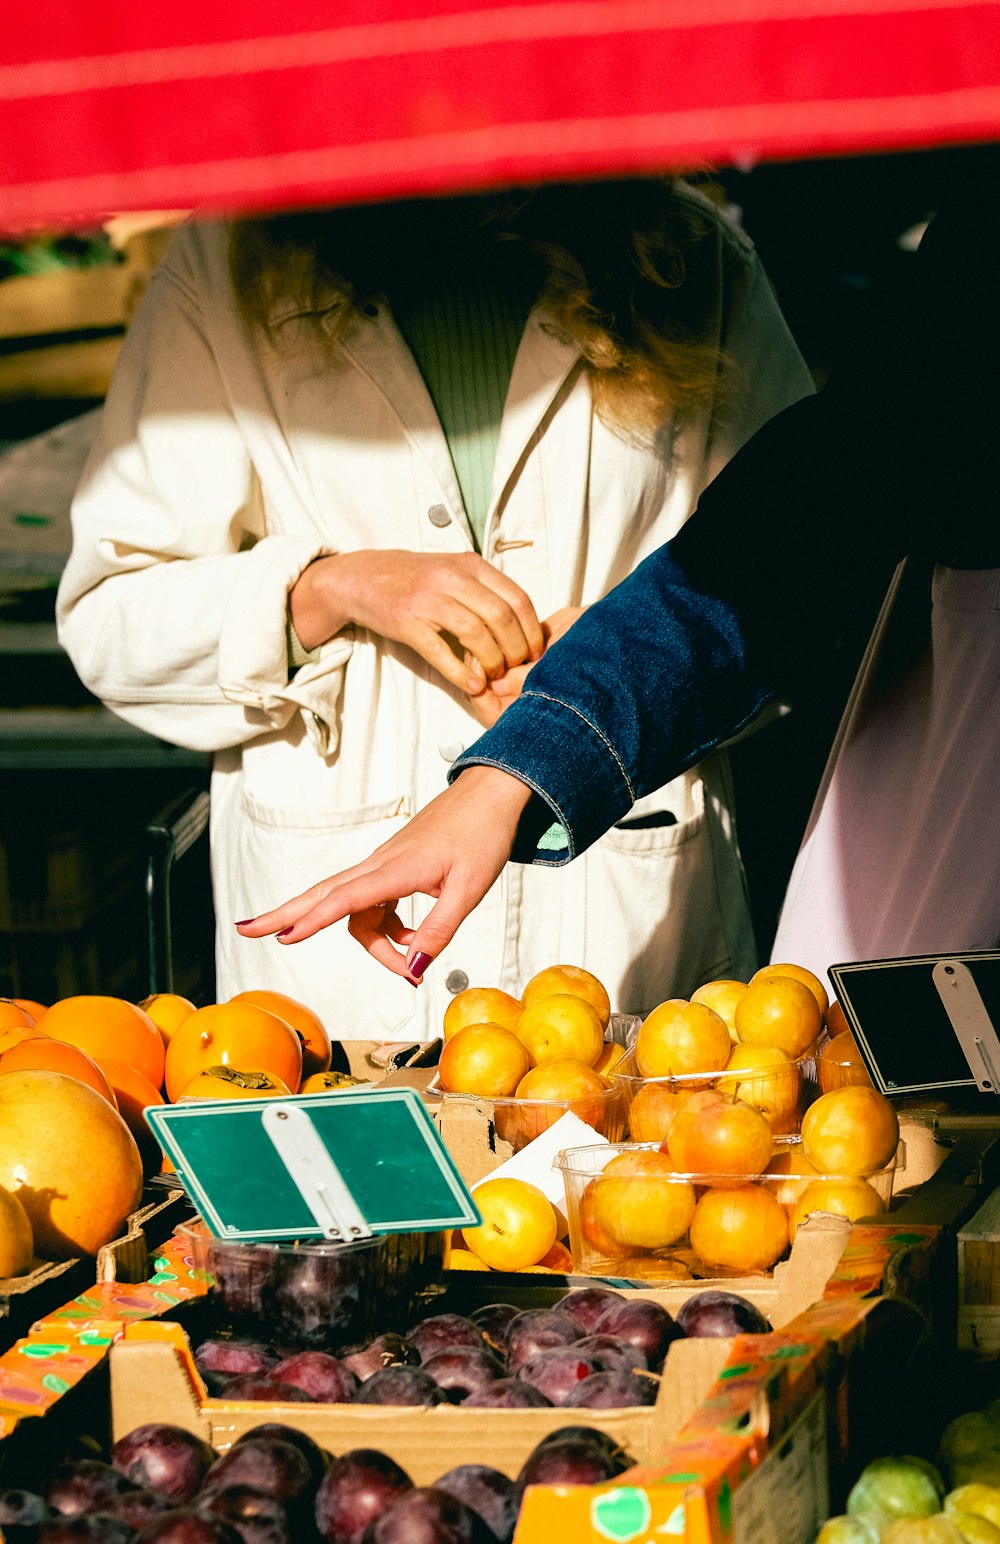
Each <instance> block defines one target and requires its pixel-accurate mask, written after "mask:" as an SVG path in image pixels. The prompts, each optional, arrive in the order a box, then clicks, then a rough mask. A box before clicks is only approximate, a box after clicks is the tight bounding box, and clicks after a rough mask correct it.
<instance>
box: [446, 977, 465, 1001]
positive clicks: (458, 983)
mask: <svg viewBox="0 0 1000 1544" xmlns="http://www.w3.org/2000/svg"><path fill="white" fill-rule="evenodd" d="M444 984H445V986H446V987H447V989H448V991H449V992H450V993H451V995H452V997H457V995H458V993H459V992H464V991H465V989H466V987H467V986H468V984H469V978H468V976H467V975H466V974H465V971H464V970H449V972H448V974H447V975H446V976H445V978H444Z"/></svg>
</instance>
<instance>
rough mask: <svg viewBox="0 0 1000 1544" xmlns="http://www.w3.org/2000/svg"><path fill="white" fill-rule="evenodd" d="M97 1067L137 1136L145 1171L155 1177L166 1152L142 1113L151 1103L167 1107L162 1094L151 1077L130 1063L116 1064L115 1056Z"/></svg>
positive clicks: (125, 1120) (136, 1139)
mask: <svg viewBox="0 0 1000 1544" xmlns="http://www.w3.org/2000/svg"><path fill="white" fill-rule="evenodd" d="M97 1065H98V1066H99V1067H100V1069H101V1071H102V1072H103V1073H104V1076H105V1077H106V1078H107V1080H108V1082H109V1083H110V1084H111V1087H112V1089H113V1091H114V1096H115V1099H116V1100H117V1101H118V1113H119V1115H120V1116H121V1118H122V1120H123V1121H124V1122H125V1124H126V1126H127V1127H128V1129H129V1131H131V1133H132V1135H133V1136H134V1137H135V1142H136V1146H137V1147H138V1149H139V1153H140V1156H141V1158H142V1167H143V1172H144V1173H145V1174H155V1173H156V1172H157V1171H158V1170H159V1169H160V1168H161V1167H162V1161H163V1153H162V1151H161V1149H160V1144H159V1142H157V1140H156V1138H155V1137H154V1135H153V1133H152V1132H151V1131H150V1129H149V1127H148V1126H147V1124H146V1121H145V1118H144V1116H143V1111H144V1110H147V1109H148V1108H149V1106H150V1105H152V1104H165V1103H166V1101H165V1099H164V1097H163V1095H162V1094H161V1093H160V1090H159V1089H158V1088H154V1087H153V1085H152V1083H150V1081H149V1080H148V1078H144V1077H143V1075H142V1073H141V1072H136V1070H135V1068H134V1067H130V1066H129V1065H128V1063H127V1062H123V1061H117V1060H116V1059H115V1058H114V1057H113V1056H102V1057H101V1059H100V1061H99V1062H98V1064H97Z"/></svg>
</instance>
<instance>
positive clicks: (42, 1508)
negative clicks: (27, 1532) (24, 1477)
mask: <svg viewBox="0 0 1000 1544" xmlns="http://www.w3.org/2000/svg"><path fill="white" fill-rule="evenodd" d="M51 1516H52V1513H51V1512H50V1510H49V1504H48V1502H47V1501H46V1499H45V1497H44V1496H40V1495H38V1493H37V1492H36V1491H33V1490H18V1489H10V1490H0V1529H2V1530H3V1533H4V1536H5V1537H6V1538H7V1539H11V1540H16V1539H18V1538H20V1537H22V1535H21V1534H20V1533H19V1532H18V1531H17V1530H19V1529H22V1528H34V1527H35V1526H36V1525H37V1524H38V1523H43V1522H45V1520H46V1518H48V1517H51Z"/></svg>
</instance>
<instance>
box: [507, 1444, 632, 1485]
mask: <svg viewBox="0 0 1000 1544" xmlns="http://www.w3.org/2000/svg"><path fill="white" fill-rule="evenodd" d="M553 1437H554V1434H553ZM628 1467H629V1465H628V1462H627V1461H626V1458H625V1455H624V1453H622V1451H621V1449H620V1448H616V1447H614V1446H613V1445H612V1444H611V1443H609V1442H608V1441H607V1440H603V1441H602V1440H595V1439H594V1437H593V1436H592V1435H586V1436H583V1435H581V1436H577V1437H564V1438H562V1440H561V1441H555V1440H553V1439H550V1440H548V1441H544V1442H540V1443H539V1444H538V1446H537V1447H536V1448H534V1450H533V1451H532V1452H530V1453H529V1454H528V1456H527V1458H526V1459H525V1461H524V1464H523V1465H522V1467H521V1472H520V1474H519V1475H518V1477H517V1484H518V1488H519V1490H521V1491H523V1490H524V1488H525V1486H527V1485H600V1484H601V1482H602V1481H603V1480H613V1479H614V1478H615V1476H616V1475H619V1474H621V1473H622V1471H623V1470H624V1469H627V1468H628Z"/></svg>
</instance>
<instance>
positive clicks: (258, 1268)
mask: <svg viewBox="0 0 1000 1544" xmlns="http://www.w3.org/2000/svg"><path fill="white" fill-rule="evenodd" d="M209 1258H210V1269H211V1272H212V1280H213V1281H214V1283H215V1288H214V1291H213V1292H212V1294H211V1298H212V1303H213V1306H214V1307H215V1308H216V1309H219V1310H221V1313H222V1316H223V1317H224V1318H225V1319H227V1320H229V1321H232V1322H234V1323H236V1324H253V1323H255V1322H256V1321H257V1320H259V1319H260V1316H261V1315H260V1298H261V1293H262V1291H263V1290H264V1286H265V1283H266V1282H267V1278H268V1275H269V1274H270V1271H271V1268H272V1266H273V1264H274V1259H275V1251H274V1249H273V1248H272V1247H271V1246H270V1245H262V1246H261V1247H260V1248H256V1249H254V1248H250V1247H240V1248H238V1249H233V1248H230V1247H227V1246H226V1245H223V1244H219V1245H217V1246H211V1245H210V1246H209Z"/></svg>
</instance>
